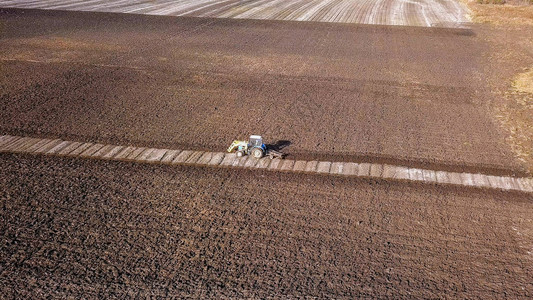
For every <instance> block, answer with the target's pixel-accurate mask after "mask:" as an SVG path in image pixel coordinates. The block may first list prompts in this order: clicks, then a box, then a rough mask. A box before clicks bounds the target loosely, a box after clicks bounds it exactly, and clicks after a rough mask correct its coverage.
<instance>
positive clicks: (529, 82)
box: [513, 69, 533, 94]
mask: <svg viewBox="0 0 533 300" xmlns="http://www.w3.org/2000/svg"><path fill="white" fill-rule="evenodd" d="M513 87H514V88H515V89H516V90H517V91H519V92H523V93H531V94H533V69H532V70H530V71H528V72H524V73H521V74H518V76H516V79H515V80H514V82H513Z"/></svg>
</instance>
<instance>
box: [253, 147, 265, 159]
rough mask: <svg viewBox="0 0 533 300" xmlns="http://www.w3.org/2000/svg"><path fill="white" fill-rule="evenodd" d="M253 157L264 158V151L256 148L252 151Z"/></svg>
mask: <svg viewBox="0 0 533 300" xmlns="http://www.w3.org/2000/svg"><path fill="white" fill-rule="evenodd" d="M252 156H253V157H255V158H257V159H259V158H261V157H263V150H262V149H260V148H254V149H253V150H252Z"/></svg>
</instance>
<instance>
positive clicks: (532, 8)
mask: <svg viewBox="0 0 533 300" xmlns="http://www.w3.org/2000/svg"><path fill="white" fill-rule="evenodd" d="M467 4H468V8H470V10H471V11H472V21H474V22H475V23H490V24H495V25H530V26H533V5H523V6H515V5H508V4H503V5H500V4H480V3H477V2H474V1H471V0H470V1H468V2H467Z"/></svg>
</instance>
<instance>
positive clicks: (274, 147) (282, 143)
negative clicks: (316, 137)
mask: <svg viewBox="0 0 533 300" xmlns="http://www.w3.org/2000/svg"><path fill="white" fill-rule="evenodd" d="M290 145H291V142H290V141H285V140H280V141H277V142H275V143H274V144H266V145H265V146H266V147H267V149H272V150H275V151H281V150H282V149H283V148H287V147H289V146H290Z"/></svg>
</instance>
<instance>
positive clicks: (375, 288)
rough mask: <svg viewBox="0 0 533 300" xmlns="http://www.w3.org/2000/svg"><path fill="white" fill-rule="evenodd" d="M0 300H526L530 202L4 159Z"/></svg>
mask: <svg viewBox="0 0 533 300" xmlns="http://www.w3.org/2000/svg"><path fill="white" fill-rule="evenodd" d="M0 165H2V168H1V169H0V205H1V206H0V207H1V209H0V220H2V222H0V229H1V231H0V232H1V234H2V243H1V244H0V266H1V268H0V292H1V293H2V295H3V297H5V298H11V297H14V298H26V297H32V298H33V297H43V298H46V297H48V296H53V297H55V298H66V297H68V296H70V297H74V298H80V297H88V298H96V297H98V298H102V297H104V298H124V297H134V296H137V297H141V298H144V297H146V296H162V297H179V298H187V297H201V298H206V297H209V298H220V297H237V298H244V297H246V298H248V297H257V298H266V297H276V298H288V297H303V296H309V297H328V298H354V297H365V296H367V297H368V296H373V297H377V298H383V297H392V298H447V297H451V298H477V297H480V298H530V297H532V296H533V284H532V283H531V278H532V277H533V255H532V252H533V239H531V233H532V232H533V220H532V218H531V216H532V215H533V201H532V199H531V196H530V195H526V194H519V193H517V194H513V193H498V192H493V191H491V192H490V193H488V192H485V191H482V190H476V189H465V188H461V189H455V188H446V187H439V186H432V185H408V184H401V183H397V182H386V181H367V180H358V179H346V178H336V177H329V178H328V177H321V176H311V175H295V174H284V173H269V172H259V171H253V172H247V171H241V170H239V171H232V170H226V169H213V168H205V169H204V168H193V167H191V168H187V167H169V166H168V167H167V166H153V165H142V164H141V165H139V164H133V163H124V162H104V161H91V160H77V159H60V158H46V157H29V156H28V157H25V156H17V155H9V154H1V155H0Z"/></svg>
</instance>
